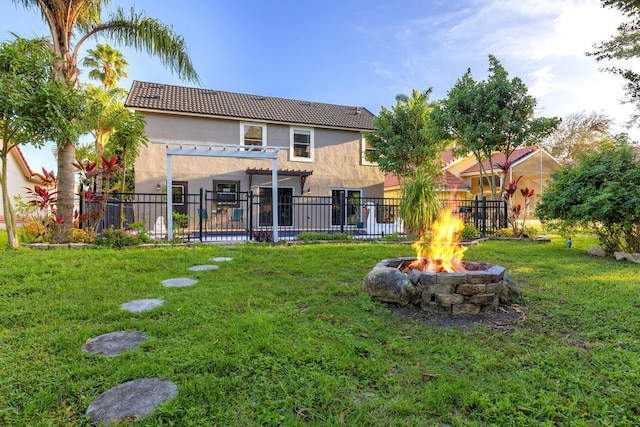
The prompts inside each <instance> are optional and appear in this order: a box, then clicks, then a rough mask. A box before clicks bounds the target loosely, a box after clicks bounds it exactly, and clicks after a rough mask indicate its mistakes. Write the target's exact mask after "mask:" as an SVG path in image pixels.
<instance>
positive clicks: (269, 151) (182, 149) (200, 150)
mask: <svg viewBox="0 0 640 427" xmlns="http://www.w3.org/2000/svg"><path fill="white" fill-rule="evenodd" d="M152 143H153V144H161V145H164V146H165V154H166V157H167V216H168V218H167V239H168V240H172V239H173V214H172V213H173V194H172V188H171V184H172V181H173V175H172V157H173V156H195V157H233V158H238V159H254V160H265V159H271V160H272V172H271V180H272V181H273V183H272V193H273V194H274V196H273V197H272V198H271V199H272V202H271V203H272V207H271V209H272V211H273V242H274V243H278V240H279V239H278V152H279V151H280V150H288V149H289V148H288V147H265V146H255V145H226V144H203V143H189V142H159V141H153V142H152Z"/></svg>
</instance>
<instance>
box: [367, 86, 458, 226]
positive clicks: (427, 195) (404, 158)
mask: <svg viewBox="0 0 640 427" xmlns="http://www.w3.org/2000/svg"><path fill="white" fill-rule="evenodd" d="M431 91H432V89H428V90H426V91H424V92H420V91H418V90H415V89H414V90H413V92H412V94H411V96H410V97H409V96H406V95H398V96H396V105H395V106H394V107H393V110H388V109H386V108H384V107H383V108H382V110H381V111H380V114H379V115H378V117H376V118H375V119H374V122H375V125H376V130H375V131H374V132H370V133H367V134H366V135H365V138H366V139H367V141H368V143H369V144H370V146H371V147H372V150H370V151H368V152H367V160H369V161H373V162H376V163H377V164H378V167H379V168H380V170H382V171H383V172H391V173H393V174H395V175H396V176H397V177H398V179H399V180H400V182H401V194H402V201H401V203H400V212H401V216H402V218H403V220H404V222H405V227H406V228H407V230H408V231H409V232H410V233H414V234H423V232H424V231H426V230H427V228H428V225H429V224H430V223H431V221H433V219H434V218H435V215H436V214H437V211H438V207H439V204H438V196H437V193H436V190H435V188H436V177H437V176H439V175H440V174H442V168H441V164H440V162H441V158H442V151H443V150H444V149H445V147H446V144H447V141H445V140H441V139H438V138H436V137H434V134H433V132H432V129H431V127H430V125H429V117H430V113H431V106H430V104H429V95H430V94H431Z"/></svg>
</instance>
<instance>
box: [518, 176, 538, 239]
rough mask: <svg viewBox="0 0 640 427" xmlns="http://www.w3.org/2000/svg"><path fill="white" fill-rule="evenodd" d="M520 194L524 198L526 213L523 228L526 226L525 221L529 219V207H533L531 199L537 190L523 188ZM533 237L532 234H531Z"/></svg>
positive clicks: (523, 218)
mask: <svg viewBox="0 0 640 427" xmlns="http://www.w3.org/2000/svg"><path fill="white" fill-rule="evenodd" d="M520 194H521V195H522V198H523V200H524V215H523V217H522V229H523V230H524V228H525V222H526V221H527V216H529V209H530V208H531V199H532V198H533V196H534V195H535V190H534V189H533V188H532V189H529V187H527V188H522V189H521V190H520ZM530 237H531V236H530Z"/></svg>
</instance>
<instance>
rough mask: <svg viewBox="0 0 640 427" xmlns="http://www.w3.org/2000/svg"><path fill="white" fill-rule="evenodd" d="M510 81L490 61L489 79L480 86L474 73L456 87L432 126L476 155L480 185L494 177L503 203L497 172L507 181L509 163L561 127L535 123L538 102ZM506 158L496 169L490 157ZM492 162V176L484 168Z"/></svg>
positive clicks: (495, 61)
mask: <svg viewBox="0 0 640 427" xmlns="http://www.w3.org/2000/svg"><path fill="white" fill-rule="evenodd" d="M508 77H509V75H508V73H507V71H506V70H505V69H504V67H503V66H502V64H500V61H498V59H497V58H496V57H495V56H493V55H489V76H488V78H487V80H485V81H479V82H476V81H475V80H474V79H473V77H472V75H471V70H470V69H469V70H467V72H466V73H465V74H464V75H463V76H462V77H461V78H460V79H459V80H458V81H457V82H456V84H455V85H454V86H453V88H452V89H451V90H450V91H449V92H448V93H447V98H446V99H445V100H443V101H442V103H441V104H439V105H436V107H435V108H434V111H433V117H432V121H433V126H434V127H435V128H436V129H438V131H439V135H440V137H443V134H444V135H449V136H450V137H452V138H454V139H455V140H456V143H457V150H456V151H457V152H458V153H459V154H462V155H466V154H469V153H471V154H473V155H474V156H475V157H476V160H477V161H478V163H479V164H480V185H481V187H480V188H481V191H483V190H484V189H483V187H482V185H483V176H485V175H487V174H488V175H490V176H491V178H490V179H489V185H490V188H491V193H492V194H493V198H494V199H495V200H497V199H499V198H500V197H502V194H503V193H504V190H505V186H506V185H507V182H506V180H504V179H503V180H502V183H501V185H500V187H499V188H498V186H497V185H496V181H497V179H496V169H497V168H501V169H502V171H503V174H504V176H506V173H507V172H508V170H509V168H510V167H511V163H510V162H509V158H510V157H511V154H513V152H514V151H515V150H516V149H517V148H519V147H522V146H529V145H533V144H535V143H536V142H540V141H541V140H542V139H544V138H545V137H547V136H548V135H549V134H550V133H551V132H552V131H553V130H554V129H555V128H556V127H557V125H558V123H559V121H560V120H559V119H557V118H544V117H540V118H536V117H534V113H535V106H536V100H535V98H533V97H532V96H530V95H528V89H527V86H526V85H525V84H524V82H523V81H522V80H521V79H520V78H518V77H514V78H513V79H511V80H509V78H508ZM494 152H499V153H502V154H503V155H504V156H505V159H507V161H506V162H505V164H502V165H494V164H493V161H492V156H491V154H492V153H494ZM485 160H486V161H488V164H489V168H488V171H487V170H486V169H485V168H484V166H483V165H482V162H483V161H485Z"/></svg>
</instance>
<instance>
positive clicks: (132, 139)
mask: <svg viewBox="0 0 640 427" xmlns="http://www.w3.org/2000/svg"><path fill="white" fill-rule="evenodd" d="M146 123H147V122H146V120H145V119H144V116H143V115H142V114H140V113H138V112H137V111H129V110H125V113H124V114H123V115H122V116H121V118H120V120H119V122H118V126H117V127H116V130H115V133H114V134H113V137H112V138H111V145H112V146H113V148H114V149H115V151H116V153H117V154H118V157H119V159H120V164H122V169H121V171H120V185H119V191H120V193H125V192H127V190H128V186H127V174H129V173H130V172H131V171H132V169H133V164H134V161H135V159H136V157H138V154H139V153H140V147H142V146H146V145H147V143H148V142H149V140H148V138H147V134H146V133H145V126H146ZM131 175H133V174H131ZM123 226H124V204H123V203H120V228H122V227H123Z"/></svg>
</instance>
